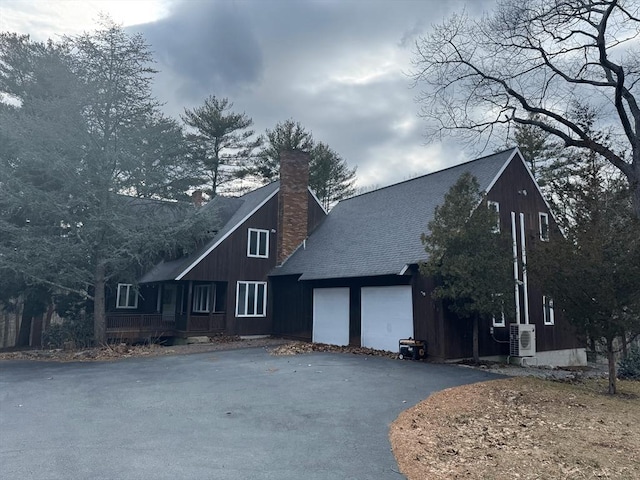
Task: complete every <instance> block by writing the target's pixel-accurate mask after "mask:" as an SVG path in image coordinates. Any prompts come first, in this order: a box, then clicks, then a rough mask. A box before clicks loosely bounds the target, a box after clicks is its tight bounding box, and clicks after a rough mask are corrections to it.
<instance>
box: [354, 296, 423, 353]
mask: <svg viewBox="0 0 640 480" xmlns="http://www.w3.org/2000/svg"><path fill="white" fill-rule="evenodd" d="M361 293H362V295H361V308H362V335H361V337H362V338H361V341H362V346H363V347H369V348H375V349H378V350H389V351H391V352H397V351H398V340H400V339H401V338H409V337H413V302H412V294H411V286H409V285H397V286H390V287H363V288H362V291H361Z"/></svg>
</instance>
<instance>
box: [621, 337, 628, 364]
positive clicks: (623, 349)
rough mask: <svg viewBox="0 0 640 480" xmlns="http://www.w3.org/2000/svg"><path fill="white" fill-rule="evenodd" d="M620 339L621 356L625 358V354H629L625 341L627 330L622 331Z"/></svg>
mask: <svg viewBox="0 0 640 480" xmlns="http://www.w3.org/2000/svg"><path fill="white" fill-rule="evenodd" d="M620 339H621V340H622V358H627V355H628V354H629V344H628V343H627V332H626V331H624V330H623V331H622V335H621V336H620Z"/></svg>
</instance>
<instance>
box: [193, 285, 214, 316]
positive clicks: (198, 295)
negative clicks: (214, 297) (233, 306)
mask: <svg viewBox="0 0 640 480" xmlns="http://www.w3.org/2000/svg"><path fill="white" fill-rule="evenodd" d="M191 310H193V312H194V313H209V312H210V311H211V285H194V286H193V300H192V307H191Z"/></svg>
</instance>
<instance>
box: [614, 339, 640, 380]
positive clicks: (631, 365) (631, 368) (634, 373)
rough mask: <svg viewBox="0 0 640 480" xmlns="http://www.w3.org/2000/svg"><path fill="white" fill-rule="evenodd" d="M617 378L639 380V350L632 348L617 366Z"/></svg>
mask: <svg viewBox="0 0 640 480" xmlns="http://www.w3.org/2000/svg"><path fill="white" fill-rule="evenodd" d="M618 378H622V379H624V380H640V348H639V347H636V346H634V347H632V348H631V349H630V350H629V352H628V353H627V358H623V359H622V360H621V361H620V363H619V365H618Z"/></svg>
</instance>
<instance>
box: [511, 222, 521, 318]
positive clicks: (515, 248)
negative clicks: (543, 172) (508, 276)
mask: <svg viewBox="0 0 640 480" xmlns="http://www.w3.org/2000/svg"><path fill="white" fill-rule="evenodd" d="M516 235H517V230H516V212H511V239H512V240H513V281H514V282H513V283H514V285H515V286H514V289H515V300H516V323H520V291H519V288H518V282H520V279H519V278H518V242H517V239H516Z"/></svg>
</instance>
